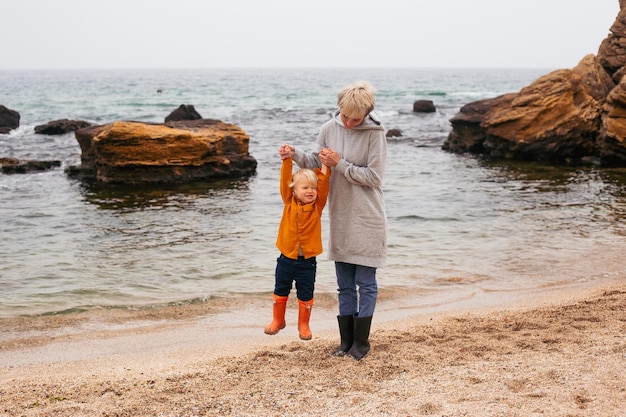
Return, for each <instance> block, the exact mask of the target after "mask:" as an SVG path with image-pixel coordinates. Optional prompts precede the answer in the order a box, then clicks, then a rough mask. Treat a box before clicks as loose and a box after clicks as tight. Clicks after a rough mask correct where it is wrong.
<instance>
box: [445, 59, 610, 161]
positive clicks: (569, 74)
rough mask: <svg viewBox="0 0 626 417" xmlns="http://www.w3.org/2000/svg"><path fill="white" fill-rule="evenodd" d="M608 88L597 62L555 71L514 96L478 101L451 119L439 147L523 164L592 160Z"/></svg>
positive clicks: (591, 60) (605, 76)
mask: <svg viewBox="0 0 626 417" xmlns="http://www.w3.org/2000/svg"><path fill="white" fill-rule="evenodd" d="M612 87H613V84H612V81H611V79H610V78H609V77H608V74H607V73H606V71H604V69H603V68H602V67H601V66H600V65H599V64H598V62H597V60H596V59H595V58H594V57H593V55H591V56H587V57H585V58H584V59H583V60H582V61H581V63H580V64H579V65H578V66H577V67H576V68H574V69H573V70H566V69H563V70H556V71H553V72H551V73H549V74H547V75H544V76H543V77H540V78H539V79H537V80H536V81H534V82H533V83H532V84H530V85H529V86H527V87H525V88H523V89H522V90H520V91H519V92H518V93H511V94H507V95H503V96H500V97H496V98H494V99H488V100H480V101H478V102H475V103H470V104H469V105H466V106H464V107H463V108H461V111H460V114H457V115H456V116H455V117H453V118H452V119H450V122H451V124H452V132H451V133H450V134H449V136H448V138H447V139H446V141H445V143H444V145H443V149H444V150H448V151H452V152H473V153H483V154H487V155H490V156H494V157H501V158H507V159H522V160H541V161H555V162H565V161H567V162H571V161H581V160H587V159H594V158H595V157H597V155H598V152H597V151H598V150H597V144H596V139H597V137H598V132H599V130H600V126H601V120H602V105H601V103H602V102H603V101H604V100H605V98H606V96H607V94H608V92H609V91H611V88H612Z"/></svg>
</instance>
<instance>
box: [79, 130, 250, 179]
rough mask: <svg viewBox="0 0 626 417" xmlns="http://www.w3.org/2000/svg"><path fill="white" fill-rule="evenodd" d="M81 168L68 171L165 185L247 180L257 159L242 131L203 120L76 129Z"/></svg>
mask: <svg viewBox="0 0 626 417" xmlns="http://www.w3.org/2000/svg"><path fill="white" fill-rule="evenodd" d="M76 139H77V140H78V143H79V144H80V148H81V151H82V155H81V166H80V167H76V168H74V169H72V170H71V171H70V173H74V174H77V175H79V176H81V177H83V178H87V179H95V180H97V181H101V182H120V183H131V184H136V183H163V182H188V181H195V180H210V179H217V178H232V177H242V176H248V175H251V174H253V173H254V172H255V170H256V160H255V159H254V158H253V157H252V156H250V155H249V153H248V144H249V141H250V138H249V137H248V135H247V134H246V133H245V132H244V131H243V130H242V129H241V128H239V127H237V126H235V125H232V124H228V123H224V122H221V121H219V120H210V119H201V120H191V121H179V122H169V123H166V124H147V123H139V122H124V121H119V122H114V123H111V124H107V125H102V126H91V127H86V128H83V129H79V130H78V131H76Z"/></svg>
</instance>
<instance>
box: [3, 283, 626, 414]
mask: <svg viewBox="0 0 626 417" xmlns="http://www.w3.org/2000/svg"><path fill="white" fill-rule="evenodd" d="M401 295H402V294H399V293H398V292H396V291H382V294H381V299H380V301H379V305H378V306H377V313H375V317H374V321H373V324H372V334H371V338H370V341H371V343H372V350H371V352H370V354H368V355H367V356H366V357H365V358H364V359H363V360H361V361H360V362H356V361H354V360H353V359H351V358H334V357H332V356H331V355H330V352H332V350H333V348H334V347H335V345H336V344H337V343H338V331H337V323H336V311H335V308H336V304H335V301H334V298H333V297H332V296H330V295H322V296H321V297H320V300H319V302H317V301H316V305H315V307H314V313H313V316H312V321H311V326H312V330H313V334H314V337H313V340H312V341H308V342H303V341H300V340H299V339H298V337H297V329H296V326H295V324H296V314H297V313H296V311H297V309H296V308H295V306H294V304H291V303H292V302H294V303H295V297H292V298H294V300H291V299H290V304H289V305H288V310H287V319H288V326H287V328H285V329H284V330H283V331H281V332H280V333H279V334H278V335H275V336H267V335H264V334H263V325H264V324H265V321H267V320H269V319H270V306H269V304H268V303H267V300H266V299H265V298H266V297H255V298H254V299H253V300H252V302H250V303H249V304H248V305H245V306H244V305H241V304H239V303H238V304H236V305H229V300H222V305H219V306H217V305H211V306H203V307H202V308H201V310H202V311H199V310H196V311H192V312H189V311H186V309H185V307H184V306H180V307H179V308H173V309H169V310H168V313H167V315H168V317H164V316H163V315H162V313H163V312H162V311H161V312H155V311H152V312H151V311H149V310H146V311H145V312H144V314H143V315H139V316H138V315H136V314H135V315H134V316H133V315H131V316H127V317H121V316H118V317H116V316H115V315H108V314H104V315H103V316H100V317H99V316H98V314H95V315H93V314H92V315H91V319H90V320H78V319H77V317H78V316H75V317H73V318H70V319H67V318H64V319H66V320H67V321H65V322H61V323H59V322H57V321H56V319H58V317H45V319H44V320H43V322H42V323H41V328H40V329H39V330H37V331H35V332H32V330H29V329H26V328H24V329H22V330H21V331H22V333H21V334H22V335H23V336H24V337H22V338H18V339H14V340H5V341H4V342H3V343H2V344H0V357H1V358H2V360H1V361H0V386H2V387H4V388H0V398H2V400H1V401H0V404H2V406H1V407H0V416H4V415H13V413H17V415H24V416H44V415H57V414H58V415H62V414H64V415H70V414H79V415H87V416H91V415H94V416H95V415H176V416H182V415H250V416H253V415H259V416H260V415H264V416H266V415H283V414H291V415H299V413H302V414H303V415H304V414H307V415H320V416H322V415H332V414H336V413H338V412H339V410H344V411H345V410H347V411H345V412H344V415H359V414H366V413H367V412H370V413H373V414H375V415H420V414H423V415H441V416H443V415H465V414H462V413H461V412H462V411H463V412H465V411H466V410H467V411H468V412H469V414H466V415H473V416H480V415H494V414H493V413H495V412H496V411H498V412H500V411H502V412H504V411H503V410H505V409H506V413H508V414H507V415H519V416H527V415H533V414H532V413H538V411H532V412H530V411H531V410H533V408H526V407H535V409H536V410H543V411H545V412H549V413H550V415H562V416H579V415H580V416H583V415H600V414H601V415H606V416H618V415H619V414H618V413H621V412H622V411H621V408H620V407H619V405H620V404H624V401H625V400H626V376H624V375H623V372H622V371H623V369H625V366H626V339H625V337H624V334H626V284H625V283H623V282H620V280H617V279H616V280H614V281H607V282H602V283H600V282H589V283H578V284H571V285H568V286H566V287H555V288H537V289H535V290H532V291H525V292H523V293H516V292H512V293H510V294H508V295H506V296H503V294H501V293H498V294H493V296H490V294H488V293H484V294H481V295H480V296H477V297H468V298H466V299H459V300H456V301H455V302H448V303H444V304H440V305H431V306H428V305H416V304H415V303H412V302H411V300H413V298H412V297H411V295H409V296H401ZM218 304H219V303H218ZM225 306H228V308H226V309H225V311H224V307H225ZM196 308H199V307H197V306H196ZM585 309H586V310H589V311H583V310H585ZM104 313H110V312H104ZM72 319H75V320H76V321H74V322H73V323H72V322H71V321H72ZM18 322H19V320H18ZM2 323H3V331H4V330H7V329H8V328H10V325H9V324H8V323H7V322H6V321H3V322H2ZM564 323H568V324H569V325H567V326H564ZM18 324H19V323H18ZM103 324H106V326H103ZM46 325H47V326H49V327H50V328H49V330H46V329H45V326H46ZM55 326H56V327H55ZM13 331H15V332H17V333H18V334H19V332H20V328H19V326H17V327H15V328H14V329H13ZM29 332H32V333H29ZM587 362H588V363H587ZM592 364H594V366H595V368H587V367H588V366H591V365H592ZM582 369H586V372H588V373H587V374H586V375H587V376H585V373H584V372H582ZM620 369H621V371H620ZM499 373H502V375H499ZM504 375H509V377H508V378H505V377H504ZM589 375H593V378H592V379H589V378H591V377H590V376H589ZM213 376H215V378H217V379H215V380H214V379H213ZM218 376H219V378H218ZM303 376H305V378H304V379H302V377H303ZM359 376H360V377H359ZM428 378H431V379H430V380H429V379H428ZM503 378H504V379H503ZM229 380H231V382H232V381H236V383H233V384H227V381H229ZM367 381H369V382H367ZM460 381H464V383H463V384H461V386H459V382H460ZM468 381H469V382H468ZM498 381H499V382H498ZM541 381H543V382H541ZM383 382H384V384H382V383H383ZM224 384H226V385H224ZM381 384H382V385H381ZM106 387H110V388H106ZM436 387H438V388H437V389H435V388H436ZM409 388H412V389H413V390H414V391H415V392H414V393H410V392H409V391H410V390H409ZM160 389H161V390H166V391H167V392H168V393H169V394H168V395H165V394H164V393H163V392H161V393H162V394H163V395H162V396H158V399H157V397H155V395H157V394H158V392H160V391H159V390H160ZM433 389H434V390H435V391H434V392H433ZM464 391H466V392H465V394H463V392H464ZM564 391H566V392H567V395H564V396H560V395H558V394H559V393H561V394H563V392H564ZM359 393H360V394H362V395H363V397H362V398H361V397H359ZM383 393H385V395H382V394H383ZM419 393H421V394H422V396H421V397H420V395H418V394H419ZM390 396H391V397H390ZM390 398H395V400H392V399H390ZM411 398H413V399H411ZM512 398H513V399H514V400H513V399H512ZM576 398H578V400H576ZM290 399H291V401H290ZM295 399H297V401H293V400H295ZM398 399H399V400H401V401H396V400H398ZM299 402H300V403H303V404H308V408H307V407H305V408H303V409H301V410H299V409H298V408H297V403H299ZM314 404H317V405H315V406H314ZM410 404H412V406H411V407H412V408H410V407H409V405H410ZM511 404H516V405H515V406H513V405H511ZM194 407H195V408H194ZM311 407H313V408H311ZM503 407H504V408H503ZM515 407H518V408H515ZM594 407H600V408H594ZM175 410H178V411H175ZM193 410H199V411H193ZM409 410H412V411H410V412H409ZM471 410H474V411H471ZM478 410H483V411H480V412H479V411H478ZM486 410H491V411H486ZM524 410H526V411H525V412H524ZM592 410H596V411H597V410H601V413H600V414H598V413H597V412H596V413H594V412H591V411H592ZM305 411H306V413H305ZM107 413H109V414H107ZM114 413H118V414H114ZM516 413H517V414H516ZM611 413H613V414H611Z"/></svg>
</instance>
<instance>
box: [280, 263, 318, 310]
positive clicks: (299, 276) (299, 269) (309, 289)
mask: <svg viewBox="0 0 626 417" xmlns="http://www.w3.org/2000/svg"><path fill="white" fill-rule="evenodd" d="M316 271H317V260H316V258H315V256H313V257H311V258H307V259H304V257H303V256H299V257H298V259H291V258H287V257H286V256H285V255H283V254H282V253H281V254H280V256H279V257H278V259H277V260H276V282H275V284H274V294H276V295H280V296H283V297H285V296H287V295H289V292H290V291H291V286H292V285H293V282H294V281H295V282H296V294H297V295H298V300H301V301H309V300H311V299H312V298H313V290H314V288H315V273H316Z"/></svg>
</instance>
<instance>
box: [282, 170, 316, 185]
mask: <svg viewBox="0 0 626 417" xmlns="http://www.w3.org/2000/svg"><path fill="white" fill-rule="evenodd" d="M300 178H305V179H306V180H307V182H308V183H309V184H311V185H313V186H315V187H317V175H315V172H313V170H311V169H308V168H300V169H299V170H297V171H296V172H294V173H293V175H292V177H291V183H290V184H289V188H293V186H294V185H296V183H297V182H298V180H300Z"/></svg>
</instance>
